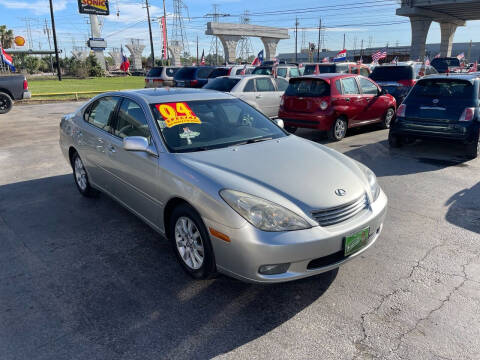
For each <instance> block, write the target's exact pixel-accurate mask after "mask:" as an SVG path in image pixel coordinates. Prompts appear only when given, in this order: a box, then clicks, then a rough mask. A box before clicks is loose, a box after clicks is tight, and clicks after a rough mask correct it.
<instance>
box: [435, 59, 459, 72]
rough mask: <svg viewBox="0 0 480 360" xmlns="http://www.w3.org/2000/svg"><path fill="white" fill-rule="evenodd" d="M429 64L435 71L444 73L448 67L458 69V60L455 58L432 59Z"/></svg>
mask: <svg viewBox="0 0 480 360" xmlns="http://www.w3.org/2000/svg"><path fill="white" fill-rule="evenodd" d="M430 64H431V65H432V66H433V67H434V68H435V69H437V70H440V71H446V70H447V69H448V67H449V66H453V67H459V66H460V60H458V59H457V58H451V59H441V58H440V59H439V58H437V59H433V60H432V62H431V63H430Z"/></svg>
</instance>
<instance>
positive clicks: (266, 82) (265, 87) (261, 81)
mask: <svg viewBox="0 0 480 360" xmlns="http://www.w3.org/2000/svg"><path fill="white" fill-rule="evenodd" d="M255 85H256V87H257V91H275V87H274V86H273V83H272V80H271V79H270V78H258V79H255Z"/></svg>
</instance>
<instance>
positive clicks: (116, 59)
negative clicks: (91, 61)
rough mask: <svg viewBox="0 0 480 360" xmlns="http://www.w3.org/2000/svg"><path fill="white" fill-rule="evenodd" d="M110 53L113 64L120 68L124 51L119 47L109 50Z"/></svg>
mask: <svg viewBox="0 0 480 360" xmlns="http://www.w3.org/2000/svg"><path fill="white" fill-rule="evenodd" d="M108 55H110V56H111V57H112V60H113V66H114V68H115V69H120V65H122V53H121V52H120V50H118V49H114V50H112V51H109V53H108Z"/></svg>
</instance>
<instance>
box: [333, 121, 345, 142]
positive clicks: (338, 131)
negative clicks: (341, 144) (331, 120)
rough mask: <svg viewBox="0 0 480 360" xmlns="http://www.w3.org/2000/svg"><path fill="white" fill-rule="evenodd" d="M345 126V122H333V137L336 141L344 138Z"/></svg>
mask: <svg viewBox="0 0 480 360" xmlns="http://www.w3.org/2000/svg"><path fill="white" fill-rule="evenodd" d="M345 132H346V126H345V121H343V120H340V119H338V120H337V121H336V122H335V136H336V138H337V139H342V138H343V137H344V136H345Z"/></svg>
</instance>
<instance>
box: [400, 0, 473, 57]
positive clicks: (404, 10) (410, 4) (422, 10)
mask: <svg viewBox="0 0 480 360" xmlns="http://www.w3.org/2000/svg"><path fill="white" fill-rule="evenodd" d="M397 15H400V16H407V17H409V18H410V24H411V26H412V47H411V52H410V57H411V59H413V60H416V59H417V58H419V59H423V57H424V56H425V43H426V40H427V35H428V30H429V29H430V25H431V23H432V21H436V22H438V23H440V31H441V42H440V54H441V56H451V53H452V44H453V36H454V35H455V31H456V30H457V27H458V26H465V24H466V22H467V20H480V1H478V0H401V7H400V8H399V9H397Z"/></svg>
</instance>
